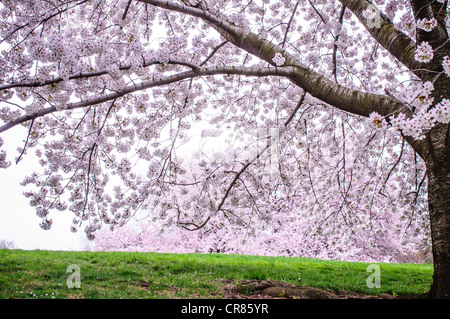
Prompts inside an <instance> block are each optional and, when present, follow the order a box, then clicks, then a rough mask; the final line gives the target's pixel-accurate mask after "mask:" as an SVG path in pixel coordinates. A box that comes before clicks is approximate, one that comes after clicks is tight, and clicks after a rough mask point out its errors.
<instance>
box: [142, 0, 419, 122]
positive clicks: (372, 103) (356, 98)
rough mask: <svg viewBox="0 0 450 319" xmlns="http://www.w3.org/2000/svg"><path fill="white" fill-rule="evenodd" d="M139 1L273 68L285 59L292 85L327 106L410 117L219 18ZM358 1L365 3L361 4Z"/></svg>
mask: <svg viewBox="0 0 450 319" xmlns="http://www.w3.org/2000/svg"><path fill="white" fill-rule="evenodd" d="M139 1H142V2H145V3H150V4H152V5H155V6H158V7H162V8H165V9H169V10H174V11H177V12H181V13H185V14H190V15H194V16H196V17H199V18H201V19H203V20H205V21H206V22H208V23H210V24H214V28H215V29H216V30H217V29H220V30H218V32H220V33H221V34H222V35H223V36H225V37H226V38H227V39H228V40H229V41H230V42H232V43H233V44H234V45H236V46H237V47H239V48H241V49H243V50H245V51H247V52H249V53H251V54H253V55H255V56H257V57H258V58H260V59H262V60H264V61H266V62H268V63H270V64H272V65H274V62H273V61H272V59H273V57H274V56H275V53H281V54H282V55H283V56H284V57H285V58H286V62H285V66H294V69H295V72H294V73H295V74H293V76H290V79H291V80H292V82H293V83H294V84H296V85H298V86H300V87H301V88H303V89H304V90H305V91H306V92H308V93H309V94H311V95H312V96H314V97H315V98H318V99H320V100H322V101H323V102H325V103H328V104H330V105H331V106H334V107H336V108H339V109H341V110H343V111H346V112H350V113H353V114H357V115H362V116H369V114H370V113H372V112H378V113H380V114H382V115H389V114H395V113H398V112H404V113H405V114H407V115H410V114H408V111H409V110H408V109H407V108H406V107H405V106H404V105H403V104H402V103H401V102H400V101H399V100H397V99H395V98H393V97H390V96H385V95H378V94H372V93H366V92H362V91H359V90H355V89H350V88H346V87H343V86H340V85H338V84H336V83H334V81H331V80H329V79H328V78H326V77H324V76H322V75H320V74H319V73H317V72H315V71H313V70H310V69H308V68H307V67H304V66H302V63H301V62H300V61H299V60H298V59H296V58H295V57H294V56H292V55H290V54H289V53H287V52H284V50H283V49H282V48H281V47H280V46H277V45H275V44H273V43H272V42H270V41H268V40H266V39H264V38H262V37H260V36H258V35H256V34H254V33H252V32H250V31H247V30H244V29H242V28H239V27H237V26H234V25H231V24H229V23H227V22H225V21H223V20H221V19H220V18H217V17H214V16H213V15H212V14H211V13H209V12H206V11H203V10H200V9H197V8H192V7H187V6H184V5H181V4H176V3H172V2H171V1H161V0H139ZM342 2H346V3H347V2H348V3H349V4H350V5H352V6H353V9H355V8H354V7H355V3H354V2H355V1H353V2H352V1H342ZM356 2H361V1H356ZM362 2H364V3H365V1H362ZM364 8H365V7H364ZM360 9H361V8H360ZM360 13H361V12H360ZM401 34H403V33H401ZM405 37H406V36H405ZM395 39H397V36H396V35H395V34H394V40H395ZM408 43H412V45H413V46H414V49H415V44H414V42H412V41H411V39H409V38H408ZM395 44H400V42H399V43H397V42H395ZM394 51H395V50H394Z"/></svg>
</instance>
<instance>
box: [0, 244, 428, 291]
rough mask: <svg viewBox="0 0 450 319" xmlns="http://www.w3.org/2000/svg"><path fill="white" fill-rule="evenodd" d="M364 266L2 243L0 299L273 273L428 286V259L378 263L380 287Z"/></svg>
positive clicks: (273, 276)
mask: <svg viewBox="0 0 450 319" xmlns="http://www.w3.org/2000/svg"><path fill="white" fill-rule="evenodd" d="M70 264H76V265H78V266H79V267H80V269H81V287H80V288H78V289H77V288H68V287H67V283H66V280H67V278H68V277H69V276H70V275H71V273H70V272H69V273H67V272H66V270H67V267H68V266H69V265H70ZM368 265H369V264H367V263H357V262H341V261H327V260H318V259H309V258H294V257H261V256H243V255H225V254H159V253H135V252H67V251H23V250H0V298H21V299H23V298H33V299H36V298H39V299H41V298H56V299H58V298H96V299H97V298H115V299H116V298H127V299H128V298H223V297H224V296H223V288H224V286H225V282H224V280H223V279H236V280H239V279H241V280H250V279H258V280H276V281H283V282H288V283H292V284H301V285H305V286H312V287H316V288H321V289H330V290H332V291H334V292H336V293H361V294H368V295H372V296H374V295H380V294H383V293H388V294H395V295H414V294H422V293H424V292H426V291H427V290H428V289H429V287H430V285H431V281H432V273H433V267H432V265H430V264H387V263H378V265H379V266H380V270H381V288H372V289H370V288H368V287H367V284H366V280H367V277H368V276H369V275H370V274H371V273H369V272H367V266H368ZM299 276H300V277H301V279H302V281H301V283H300V282H298V278H299Z"/></svg>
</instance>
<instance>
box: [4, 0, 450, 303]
mask: <svg viewBox="0 0 450 319" xmlns="http://www.w3.org/2000/svg"><path fill="white" fill-rule="evenodd" d="M0 15H1V24H0V25H1V28H0V32H1V39H2V40H1V49H2V54H1V57H0V75H1V77H0V78H1V81H2V83H1V84H0V103H1V107H0V121H2V124H1V126H0V134H3V133H4V132H6V131H9V130H19V129H21V131H20V133H22V132H23V133H22V134H24V137H25V138H24V143H23V145H20V146H19V150H18V151H19V152H18V155H17V157H16V159H15V162H17V163H19V162H20V160H21V159H22V158H23V157H24V156H26V154H27V153H28V152H29V151H30V150H31V149H34V150H35V154H36V156H37V157H38V158H39V163H40V164H41V166H42V169H41V170H39V171H38V170H37V171H36V172H35V173H33V174H32V175H31V176H29V177H27V178H26V179H25V180H24V181H23V185H24V186H27V191H26V192H25V196H27V197H28V198H29V199H30V204H31V205H32V206H34V207H35V208H36V213H37V215H38V216H39V217H41V218H42V222H41V227H42V228H44V229H49V228H50V227H51V225H52V219H51V213H52V211H70V212H72V213H73V214H74V220H73V225H72V230H73V231H77V230H78V229H79V228H81V227H84V231H85V232H86V235H87V236H88V238H91V239H92V238H94V237H95V232H96V231H97V230H99V229H100V228H101V227H102V225H109V226H111V227H112V228H115V227H117V226H121V225H124V224H125V223H126V222H127V221H128V220H130V219H131V218H132V217H133V216H134V215H135V214H136V212H139V211H141V210H143V209H145V210H146V211H148V212H149V215H150V216H151V218H152V219H153V220H157V221H158V222H159V223H160V224H161V225H166V226H167V227H170V226H171V225H178V226H180V227H183V228H184V229H187V230H191V231H194V230H201V229H204V228H205V227H209V226H208V225H215V227H217V229H213V231H215V232H220V231H221V229H223V225H228V224H227V223H230V224H233V225H237V226H238V225H247V226H248V227H252V226H253V225H256V224H258V225H261V224H260V223H259V222H260V221H261V222H262V221H265V222H266V224H267V225H270V227H271V228H272V231H274V232H276V231H284V230H285V229H286V227H289V226H287V225H288V223H289V222H293V223H294V225H296V226H295V227H296V229H297V230H298V231H299V230H302V231H303V232H306V233H307V232H310V233H314V234H316V235H318V236H319V237H320V236H322V238H323V240H324V242H330V240H331V242H332V243H333V245H335V247H338V246H339V245H338V244H337V243H339V242H342V243H343V245H344V246H341V247H346V246H345V245H347V246H348V245H349V243H350V242H351V241H352V240H354V239H355V238H358V237H359V238H364V234H365V233H367V232H372V231H373V232H374V233H375V234H377V235H378V238H384V239H385V240H389V239H390V238H393V239H394V238H395V236H394V235H393V234H391V233H389V231H390V230H392V229H393V228H391V227H387V226H388V225H391V226H392V224H395V228H396V229H397V231H400V232H401V233H403V234H404V238H405V240H406V244H407V243H413V242H414V240H415V238H414V237H415V234H418V233H420V234H423V233H426V229H427V227H428V226H429V230H430V236H431V240H432V251H433V263H434V276H433V285H432V287H431V289H430V296H433V297H447V298H448V297H449V296H450V281H449V280H448V278H449V277H450V215H449V214H450V211H449V209H448V207H449V206H450V202H449V201H450V196H449V195H450V194H449V189H450V187H449V185H450V180H449V178H450V171H449V166H450V148H449V134H450V133H449V129H450V128H449V124H448V123H449V121H450V108H449V107H450V100H449V99H450V92H449V88H450V85H449V84H450V79H449V77H450V57H449V54H450V43H449V38H448V29H449V23H450V22H449V19H448V18H447V16H448V1H447V0H410V1H406V0H400V1H388V0H386V1H385V0H375V1H367V0H339V1H331V0H330V1H324V0H305V1H270V0H261V1H251V0H249V1H231V0H230V1H228V0H218V1H213V0H209V1H206V0H198V1H195V0H192V1H190V0H183V1H181V0H180V1H175V0H171V1H163V0H134V1H133V0H115V1H109V0H106V1H99V0H50V1H49V0H46V1H43V0H42V1H41V0H39V1H29V0H16V1H14V0H6V1H3V2H2V5H1V7H0ZM205 122H206V123H208V124H209V125H211V126H212V128H211V129H207V130H206V129H205V130H203V131H202V132H201V134H203V135H207V136H212V137H216V138H217V137H220V136H223V135H227V134H228V133H229V132H230V131H231V132H234V133H236V132H238V133H239V134H238V135H237V136H238V137H239V138H236V134H235V139H234V140H235V141H236V140H239V143H235V142H233V138H229V139H228V140H227V141H226V143H225V144H227V145H230V147H231V149H232V150H233V149H234V150H235V152H231V151H230V148H228V149H227V152H225V155H226V156H222V157H218V156H210V154H207V153H206V152H204V153H202V154H199V156H198V162H197V163H196V164H192V163H186V162H184V163H183V161H182V159H180V156H177V154H179V150H180V148H181V147H182V146H183V145H187V143H189V139H190V138H192V135H193V134H194V133H193V132H195V131H198V129H199V127H200V126H201V125H203V123H205ZM261 128H262V129H263V130H265V131H266V133H265V134H254V133H252V132H256V131H258V130H260V129H261ZM18 132H19V131H18ZM18 134H19V133H18ZM247 136H250V138H249V139H248V141H247V139H246V138H245V137H247ZM255 136H256V138H255ZM252 137H253V138H252ZM275 137H276V138H275ZM0 138H1V137H0ZM1 144H3V140H2V139H0V146H1ZM234 146H235V147H234ZM250 149H251V150H250ZM249 150H250V151H249ZM10 164H11V160H10V159H9V158H8V157H7V154H6V153H5V152H4V151H0V166H1V167H2V168H7V167H8V166H9V165H10ZM192 165H195V167H192ZM427 218H428V220H427ZM221 220H222V221H224V222H223V223H222V224H223V225H220V224H221V223H220V221H221ZM256 220H257V221H258V223H256V222H254V223H252V221H256ZM307 221H310V222H307ZM221 227H222V228H221ZM268 227H269V226H268ZM287 236H290V235H289V234H287ZM361 236H362V237H361ZM391 236H392V237H391ZM416 237H417V236H416ZM419 237H421V238H422V236H419ZM425 237H426V236H425ZM288 238H289V239H290V240H287V241H286V242H285V245H289V246H292V247H294V246H295V245H294V243H293V242H295V238H296V237H295V236H293V235H292V236H290V237H288ZM300 238H301V237H300ZM375 238H376V237H375ZM359 242H360V241H359ZM283 245H284V243H283ZM379 245H382V243H381V242H380V243H379ZM286 249H289V247H286ZM311 249H314V248H313V247H312V248H311ZM336 249H338V248H336Z"/></svg>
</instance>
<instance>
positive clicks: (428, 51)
mask: <svg viewBox="0 0 450 319" xmlns="http://www.w3.org/2000/svg"><path fill="white" fill-rule="evenodd" d="M433 56H434V53H433V48H432V47H431V45H430V44H429V43H428V42H427V41H424V42H422V43H421V44H420V45H418V46H417V49H416V53H415V54H414V59H415V60H416V61H418V62H422V63H428V62H430V61H431V60H432V59H433Z"/></svg>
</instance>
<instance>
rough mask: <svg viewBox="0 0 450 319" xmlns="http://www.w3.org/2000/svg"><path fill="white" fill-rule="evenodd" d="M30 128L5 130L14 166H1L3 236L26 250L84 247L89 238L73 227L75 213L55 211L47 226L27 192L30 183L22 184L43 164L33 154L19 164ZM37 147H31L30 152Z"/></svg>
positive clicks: (0, 232)
mask: <svg viewBox="0 0 450 319" xmlns="http://www.w3.org/2000/svg"><path fill="white" fill-rule="evenodd" d="M26 134H27V131H26V130H25V129H24V128H23V127H16V128H13V129H11V130H9V131H7V132H4V133H3V134H2V138H3V140H4V142H5V144H4V145H3V146H2V149H4V150H6V152H7V158H8V160H9V161H11V166H10V167H9V168H7V169H0V240H7V241H12V242H14V245H15V247H16V248H18V249H25V250H34V249H41V250H44V249H45V250H83V249H85V247H86V242H87V239H85V238H84V236H83V234H82V232H80V233H75V234H74V233H72V232H71V231H70V230H69V227H70V225H71V221H72V218H73V215H72V214H71V213H68V212H62V213H61V214H58V213H57V212H56V213H54V214H51V218H52V219H53V225H52V228H51V229H50V230H43V229H42V228H41V227H40V226H39V223H40V221H41V219H40V218H39V217H38V216H36V214H35V211H34V208H33V207H31V206H30V205H29V199H28V198H26V197H25V196H24V195H23V192H24V191H25V190H26V187H23V186H21V185H20V182H21V181H22V180H23V178H24V177H25V176H28V175H30V174H31V173H32V172H33V166H34V165H38V167H36V170H39V169H41V170H42V167H41V166H40V165H39V163H37V161H36V160H35V158H33V156H25V157H23V159H22V161H21V162H19V164H18V165H16V164H15V162H14V159H15V157H17V156H18V152H17V150H16V149H17V147H22V146H23V140H24V139H25V138H26ZM33 153H34V149H31V150H30V154H29V155H32V154H33Z"/></svg>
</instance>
